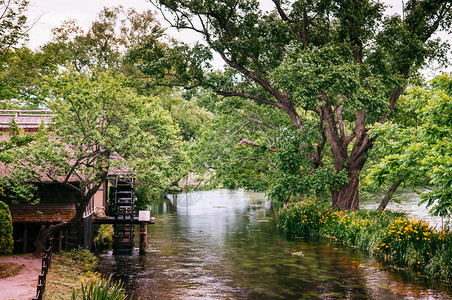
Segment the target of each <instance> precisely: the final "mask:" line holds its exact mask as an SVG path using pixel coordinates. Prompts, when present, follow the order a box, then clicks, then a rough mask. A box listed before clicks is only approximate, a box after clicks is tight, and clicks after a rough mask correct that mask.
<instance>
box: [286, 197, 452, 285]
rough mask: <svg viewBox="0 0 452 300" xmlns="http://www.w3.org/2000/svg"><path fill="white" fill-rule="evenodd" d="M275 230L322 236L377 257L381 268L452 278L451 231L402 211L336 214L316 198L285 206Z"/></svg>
mask: <svg viewBox="0 0 452 300" xmlns="http://www.w3.org/2000/svg"><path fill="white" fill-rule="evenodd" d="M279 225H280V227H281V229H282V230H284V231H285V232H287V233H288V235H289V236H291V237H317V236H325V237H328V238H331V239H334V240H336V241H337V242H339V243H342V244H344V245H347V246H351V247H355V248H356V249H359V250H362V251H365V252H367V253H369V254H371V255H374V256H376V257H377V258H378V259H379V260H380V261H381V262H382V263H383V264H385V265H389V266H394V267H411V268H414V269H415V270H417V271H418V272H420V273H423V274H426V275H428V276H432V277H436V278H440V279H443V280H451V279H452V265H451V263H450V262H451V261H452V231H451V228H450V227H449V226H445V227H443V228H442V229H438V228H434V227H431V226H429V225H428V223H426V222H425V221H423V220H418V219H413V218H409V217H408V216H407V215H406V214H404V213H400V212H392V211H390V210H386V211H370V210H360V211H340V210H336V209H333V208H331V205H328V203H325V202H319V201H318V200H317V199H306V200H303V201H299V202H291V203H288V204H287V205H285V206H284V207H283V208H282V209H281V210H280V214H279Z"/></svg>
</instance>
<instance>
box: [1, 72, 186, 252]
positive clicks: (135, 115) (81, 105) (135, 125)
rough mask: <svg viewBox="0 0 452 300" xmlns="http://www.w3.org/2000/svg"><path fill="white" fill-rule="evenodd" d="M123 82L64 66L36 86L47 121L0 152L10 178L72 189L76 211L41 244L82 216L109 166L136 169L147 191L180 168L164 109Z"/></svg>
mask: <svg viewBox="0 0 452 300" xmlns="http://www.w3.org/2000/svg"><path fill="white" fill-rule="evenodd" d="M125 82H126V80H125V79H124V77H122V76H120V75H117V74H114V73H112V72H93V73H89V74H84V73H78V72H74V71H69V72H64V73H61V74H59V75H58V76H56V77H55V78H49V79H48V82H47V84H46V85H45V86H43V88H42V89H43V92H44V93H46V95H47V97H48V98H49V107H50V108H51V109H52V111H53V113H54V116H53V118H52V122H51V123H50V124H49V127H48V128H44V127H43V128H42V129H41V131H40V132H39V133H38V134H37V135H35V136H34V137H33V140H32V141H31V142H29V143H26V144H24V145H22V146H19V147H9V148H5V149H4V151H2V154H3V157H9V158H10V159H9V161H7V162H6V163H8V170H9V175H10V176H13V177H19V178H27V181H28V182H54V183H57V184H60V185H64V186H66V187H68V188H70V189H71V190H73V191H74V193H75V194H76V195H77V199H78V200H77V203H76V208H77V214H76V216H75V217H74V218H73V219H72V220H71V221H69V222H68V223H62V224H59V225H55V226H51V227H50V228H49V229H47V230H46V231H45V232H44V233H43V237H42V238H40V239H39V240H40V241H41V242H42V241H44V243H45V240H46V238H47V237H48V236H49V235H50V234H51V233H52V232H54V231H55V230H56V229H58V228H60V227H61V226H67V225H69V224H71V223H73V222H75V221H77V220H78V219H80V218H81V217H82V214H83V212H84V210H85V208H86V206H87V204H88V203H89V201H90V199H91V197H92V196H93V195H94V193H95V192H96V191H97V190H98V188H99V186H100V185H101V184H102V182H103V181H104V180H105V179H106V178H107V175H108V172H109V171H111V170H123V171H127V172H131V173H133V174H135V176H137V178H138V179H139V181H140V183H141V184H143V185H146V187H147V188H148V189H149V190H150V191H152V190H155V191H159V190H162V189H164V188H165V187H168V186H169V185H170V184H171V183H172V182H173V181H174V180H175V179H176V178H179V176H181V174H184V173H185V172H187V171H186V169H187V164H188V159H187V156H186V154H185V152H184V150H183V148H182V145H181V139H180V137H179V135H178V128H177V126H175V125H174V123H173V121H172V120H171V117H170V115H169V113H168V112H167V111H166V110H164V109H162V108H161V104H160V102H159V100H158V99H156V98H150V97H144V96H138V95H136V93H135V92H134V91H133V90H132V89H130V88H128V87H127V86H126V83H125ZM41 246H43V245H41ZM39 250H40V248H39V247H38V251H39ZM41 250H42V249H41Z"/></svg>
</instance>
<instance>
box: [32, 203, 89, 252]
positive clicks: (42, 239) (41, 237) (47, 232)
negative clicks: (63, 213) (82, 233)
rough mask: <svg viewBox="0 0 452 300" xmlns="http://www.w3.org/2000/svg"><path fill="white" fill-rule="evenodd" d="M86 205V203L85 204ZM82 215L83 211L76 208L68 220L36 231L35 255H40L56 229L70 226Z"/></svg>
mask: <svg viewBox="0 0 452 300" xmlns="http://www.w3.org/2000/svg"><path fill="white" fill-rule="evenodd" d="M85 207H86V205H85ZM82 216H83V211H81V212H79V209H77V213H76V214H75V216H74V217H73V218H72V219H71V220H69V221H68V222H64V223H59V224H56V225H50V226H49V227H48V228H47V229H44V230H40V231H39V233H38V236H37V237H36V241H35V247H36V249H35V252H34V255H35V256H41V254H42V253H43V252H44V251H45V250H46V245H47V241H48V240H49V238H50V237H51V236H52V235H53V234H54V233H55V232H57V231H58V230H61V229H64V228H66V227H70V226H72V225H75V224H77V223H78V222H79V221H80V220H81V219H82Z"/></svg>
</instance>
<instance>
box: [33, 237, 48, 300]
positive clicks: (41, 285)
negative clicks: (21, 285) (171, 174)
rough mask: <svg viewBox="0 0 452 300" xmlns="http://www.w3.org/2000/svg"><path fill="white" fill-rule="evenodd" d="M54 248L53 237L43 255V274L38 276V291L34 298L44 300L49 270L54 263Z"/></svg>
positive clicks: (34, 299)
mask: <svg viewBox="0 0 452 300" xmlns="http://www.w3.org/2000/svg"><path fill="white" fill-rule="evenodd" d="M52 248H53V237H52V238H50V239H49V242H48V247H47V249H46V250H45V251H44V256H43V257H42V265H41V274H39V276H38V288H37V291H36V297H34V298H33V300H42V295H43V294H44V291H45V288H46V277H47V272H49V268H50V265H51V263H52Z"/></svg>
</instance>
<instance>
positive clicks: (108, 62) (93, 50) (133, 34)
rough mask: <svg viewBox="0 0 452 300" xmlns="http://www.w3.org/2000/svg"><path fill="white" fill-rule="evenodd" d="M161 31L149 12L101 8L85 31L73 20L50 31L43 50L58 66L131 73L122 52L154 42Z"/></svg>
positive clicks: (121, 8) (158, 37)
mask: <svg viewBox="0 0 452 300" xmlns="http://www.w3.org/2000/svg"><path fill="white" fill-rule="evenodd" d="M163 31H164V30H163V29H162V28H161V27H160V25H159V24H158V22H157V21H156V19H155V17H154V14H153V12H152V11H150V10H148V11H144V12H141V13H139V12H137V11H136V10H135V9H133V8H130V9H124V7H122V6H118V7H111V8H108V7H104V8H103V9H102V10H101V11H100V12H99V13H98V15H97V18H96V19H95V20H94V21H93V23H92V24H91V27H90V28H89V30H88V31H87V32H84V30H83V29H82V28H81V27H80V26H78V24H77V22H76V21H74V20H68V21H65V22H63V24H62V25H61V26H60V27H57V28H53V29H52V33H53V38H52V41H50V42H48V43H46V44H45V45H44V46H43V47H42V51H43V53H46V54H48V55H51V56H52V57H54V58H55V60H56V62H57V63H58V64H59V65H62V66H67V65H70V66H71V67H73V68H75V69H77V70H78V71H81V70H89V69H99V68H110V69H111V68H115V69H117V70H118V71H122V72H133V69H130V67H131V66H125V65H123V56H124V52H125V51H126V50H127V49H129V48H131V47H134V46H137V45H140V44H143V43H147V42H151V41H157V40H158V39H160V38H161V37H162V36H163ZM128 68H129V69H128Z"/></svg>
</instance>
